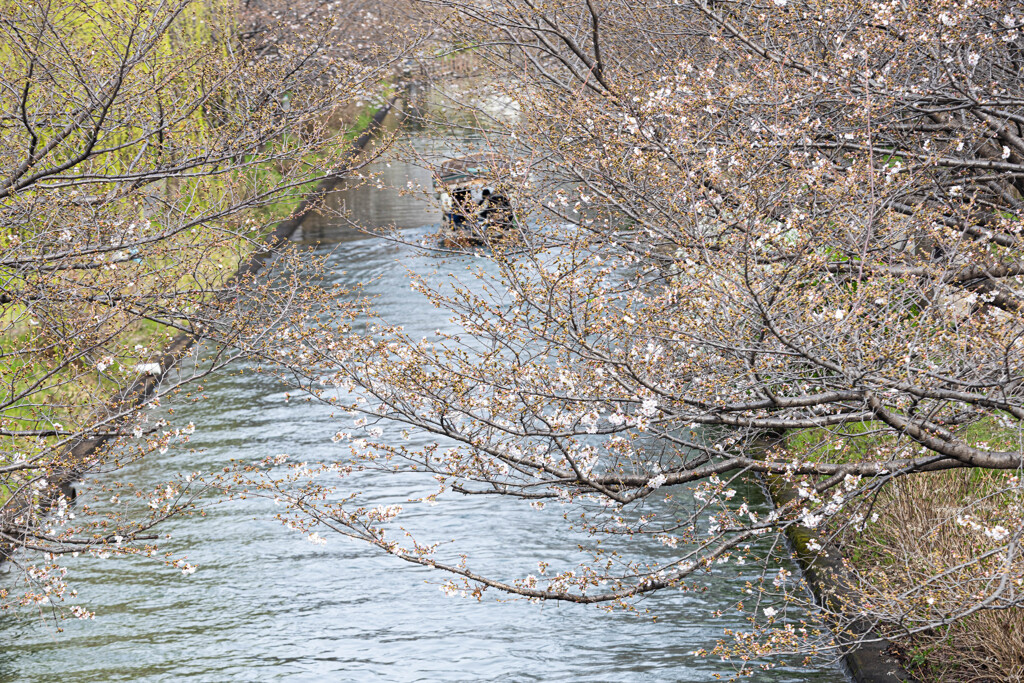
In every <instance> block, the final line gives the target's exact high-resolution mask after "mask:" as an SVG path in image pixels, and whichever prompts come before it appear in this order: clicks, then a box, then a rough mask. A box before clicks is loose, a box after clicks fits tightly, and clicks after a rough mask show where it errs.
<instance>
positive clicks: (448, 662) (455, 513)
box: [0, 163, 843, 683]
mask: <svg viewBox="0 0 1024 683" xmlns="http://www.w3.org/2000/svg"><path fill="white" fill-rule="evenodd" d="M382 170H383V171H384V172H385V173H386V175H387V180H388V182H391V183H394V184H397V185H400V186H401V185H404V184H405V182H406V181H407V180H419V181H424V182H427V183H429V175H428V174H426V172H424V171H422V170H419V169H414V168H412V167H407V166H403V165H400V164H394V163H393V164H392V165H391V167H384V168H382ZM340 200H343V202H344V203H345V205H346V206H347V208H348V209H350V210H353V211H354V212H355V213H356V218H357V219H359V220H361V221H366V222H369V223H371V224H373V223H377V224H386V223H389V222H392V221H395V222H398V223H399V224H400V226H401V227H404V228H406V229H407V232H406V234H407V235H408V236H409V237H410V238H412V239H419V238H421V237H423V236H425V235H426V234H428V233H429V232H430V231H432V230H435V229H436V225H431V224H432V223H434V222H436V220H437V213H436V210H435V209H433V208H432V207H430V206H429V205H428V204H426V203H424V202H423V201H421V200H418V199H415V198H410V197H406V198H401V197H398V196H397V194H396V193H394V192H390V193H383V194H382V193H379V192H377V191H376V190H374V189H372V188H371V187H364V188H361V189H358V190H351V191H348V192H346V193H344V194H343V195H341V196H340ZM300 239H302V240H304V241H307V242H319V243H320V244H321V246H320V247H319V248H320V249H322V250H327V249H332V250H333V255H332V256H331V257H330V265H331V270H332V272H333V273H334V275H333V276H332V277H333V278H334V279H335V281H337V282H340V283H351V282H359V281H364V280H367V279H371V278H372V282H373V284H372V285H371V288H370V292H369V293H371V294H373V295H376V296H377V297H378V303H379V305H380V307H381V308H382V309H383V311H384V313H385V314H386V315H387V317H388V318H390V319H391V320H393V321H400V322H402V323H403V324H404V325H405V326H406V329H407V330H409V331H411V332H413V334H414V336H415V335H416V333H423V334H430V333H431V332H432V331H433V330H435V329H436V328H438V327H444V326H445V325H446V316H445V315H443V314H442V313H439V312H438V311H436V310H435V309H433V308H432V307H430V306H428V305H424V302H423V300H418V299H416V298H415V297H414V296H413V295H411V294H410V290H409V286H408V282H407V279H406V278H407V276H406V269H407V268H411V269H413V270H416V271H420V272H429V271H434V270H437V269H442V270H443V269H444V268H453V267H463V266H464V265H465V264H464V263H460V262H455V263H453V262H450V261H449V262H440V261H438V260H437V259H436V258H435V257H431V256H429V255H422V254H417V253H416V252H415V251H414V250H413V249H411V248H409V247H405V246H402V245H397V244H393V243H389V242H385V241H382V240H379V239H374V238H365V237H362V236H360V235H358V234H357V233H355V232H353V231H351V230H350V229H348V228H344V227H340V226H338V225H331V224H330V223H329V222H328V221H319V222H317V223H311V224H310V225H309V226H307V229H306V231H305V232H304V233H303V235H302V236H301V237H300ZM205 386H206V391H205V393H206V394H207V395H208V396H209V399H208V400H206V401H202V402H199V403H195V404H190V403H185V402H182V403H181V404H180V405H174V406H170V407H173V408H174V410H175V422H176V423H180V424H184V423H187V422H188V421H192V422H194V423H195V425H196V433H195V436H194V438H193V442H192V446H193V447H194V449H195V450H194V451H193V452H191V453H179V454H178V455H175V456H174V457H173V458H169V459H164V460H163V461H161V460H159V459H153V460H149V461H146V462H145V463H142V464H139V465H137V466H135V467H134V468H133V469H132V470H130V471H129V472H128V473H127V474H128V475H129V476H131V477H133V478H134V479H135V480H136V481H137V482H139V483H140V484H142V485H144V484H145V483H146V482H151V483H153V484H155V483H156V482H160V481H164V480H166V479H168V478H170V477H171V476H173V474H174V473H175V472H182V471H192V470H212V469H216V468H217V467H218V466H219V464H220V463H223V462H224V461H225V460H227V459H230V458H242V459H247V460H256V459H259V458H262V457H265V456H268V455H275V454H278V453H282V452H287V453H290V454H292V455H293V456H294V457H295V458H297V459H303V460H311V461H312V460H320V459H327V458H332V457H337V456H338V454H339V453H338V451H337V448H338V446H337V445H335V444H333V443H332V442H331V440H330V436H331V435H332V434H333V433H334V432H335V431H337V429H338V427H339V425H338V423H337V421H336V420H335V419H333V418H332V417H331V416H330V415H329V411H328V410H326V409H324V408H319V407H315V406H314V407H310V406H308V405H303V404H296V403H294V402H290V403H287V402H285V400H284V394H283V391H282V388H281V386H280V385H277V384H276V383H275V382H274V381H273V380H272V379H270V378H267V377H265V376H260V375H252V374H247V373H246V374H240V373H231V374H229V373H222V374H220V375H219V376H217V377H216V378H215V379H213V380H211V381H209V382H207V383H206V384H205ZM166 407H168V406H165V408H166ZM372 476H374V475H367V477H364V481H363V482H362V483H370V484H372V485H373V486H375V487H376V490H377V491H378V492H380V494H381V495H382V497H384V496H388V495H390V496H393V497H396V498H398V499H402V498H407V497H409V496H411V495H422V493H423V492H424V491H425V490H426V489H423V488H421V487H422V483H419V482H413V481H409V480H405V479H393V478H389V479H380V480H378V479H373V480H372V481H366V479H367V478H372ZM746 493H747V494H748V495H750V496H757V495H758V494H757V492H756V491H748V492H746ZM273 513H274V506H273V504H272V503H270V502H268V501H263V500H248V501H242V502H237V503H232V504H230V505H225V506H221V507H215V508H213V509H211V510H210V511H209V513H208V514H207V515H206V516H205V517H191V518H182V519H178V520H176V521H174V522H173V524H172V525H171V527H170V528H169V531H170V532H171V533H172V534H173V538H172V540H171V541H169V545H168V546H167V547H168V548H169V549H172V550H174V551H175V552H176V553H179V554H187V555H188V557H189V560H190V561H192V562H194V563H197V564H198V565H199V567H200V569H199V571H198V572H197V573H196V574H194V575H192V576H191V577H188V578H184V577H182V576H181V573H180V572H178V571H176V570H173V569H169V568H166V567H164V566H162V565H160V564H158V563H154V562H152V561H141V560H134V559H129V560H98V559H94V558H85V557H80V558H78V559H76V560H71V561H70V565H71V569H72V571H73V573H74V574H73V576H74V579H75V586H76V587H77V588H78V589H79V590H80V598H79V602H82V603H84V604H87V605H89V606H90V608H92V609H94V610H95V611H96V618H95V620H93V621H87V622H78V621H68V622H65V623H63V624H61V626H63V628H64V629H65V631H64V633H61V634H57V633H55V632H54V623H53V622H46V621H41V620H39V619H37V618H33V617H28V618H20V619H12V618H9V617H8V618H5V620H4V621H3V622H2V623H0V638H2V641H3V643H4V645H3V647H2V649H0V680H5V681H57V680H65V681H76V682H80V683H81V682H86V681H142V680H145V681H178V680H189V681H229V680H231V681H235V680H237V681H256V680H295V681H372V680H381V681H492V680H493V681H498V680H500V681H694V682H696V681H711V680H715V678H714V676H715V674H723V675H728V674H729V673H731V672H732V668H731V666H730V665H728V664H726V663H723V662H720V661H716V660H714V659H706V658H700V657H697V656H695V655H693V654H690V653H691V652H693V651H694V650H695V649H697V648H700V647H710V646H711V645H713V644H714V641H715V640H716V638H718V637H720V636H721V634H722V630H723V629H724V628H730V627H733V628H743V627H745V626H746V624H745V622H743V621H742V620H740V619H738V618H736V617H735V616H731V615H730V611H729V610H730V608H731V607H732V606H733V604H734V602H735V600H736V598H737V596H738V595H739V594H740V589H741V587H742V584H743V581H744V579H745V578H750V577H744V576H737V575H736V574H735V573H734V572H735V570H734V569H733V570H729V571H730V573H722V574H719V573H715V574H713V575H711V576H710V577H703V578H702V579H700V580H701V581H703V582H704V583H705V584H706V585H707V587H708V589H709V590H707V591H706V592H702V593H701V592H697V593H679V592H673V593H666V594H664V595H657V596H655V597H653V598H651V599H648V600H646V601H645V602H643V603H642V605H641V606H642V607H644V608H646V609H649V610H650V612H651V613H652V614H653V615H656V616H657V621H654V620H652V619H650V618H638V617H635V616H630V615H628V614H624V613H611V614H608V613H604V612H601V611H598V610H596V609H594V608H592V607H583V606H575V605H569V606H567V605H551V604H548V605H533V604H528V603H523V602H508V603H501V602H498V601H496V600H495V599H494V597H493V596H491V597H490V598H487V599H485V600H484V601H483V602H479V603H478V602H476V601H472V600H464V599H458V598H454V599H453V598H446V597H444V595H443V594H442V593H441V592H440V591H439V590H438V585H437V584H438V582H439V581H440V580H441V579H442V578H443V577H441V576H439V575H437V574H435V573H432V572H430V571H428V570H425V569H423V568H419V567H414V566H409V565H406V564H404V563H401V562H399V561H397V560H393V559H388V558H385V557H381V556H379V555H378V554H377V553H375V552H374V551H372V550H371V549H369V548H367V547H364V546H361V545H357V544H355V543H352V542H346V541H344V540H341V539H337V538H329V542H328V544H327V545H326V546H323V547H320V546H315V545H312V544H310V543H309V542H307V541H306V540H305V538H304V537H303V536H302V535H299V534H296V533H294V532H290V531H288V530H286V529H285V528H283V527H282V526H281V525H280V524H279V523H277V522H275V521H273V520H272V519H270V518H271V517H272V515H273ZM409 523H410V524H412V525H413V526H415V527H416V528H417V529H418V530H419V531H420V532H421V533H423V534H424V535H425V536H428V537H430V538H432V539H434V540H444V539H449V538H452V537H454V536H456V535H459V536H463V535H468V536H469V538H470V542H469V544H468V546H462V547H460V548H461V549H464V550H467V551H468V552H469V553H470V557H471V559H472V560H473V561H474V562H477V563H479V564H478V566H485V567H506V568H507V567H513V568H525V569H526V570H529V567H531V566H533V563H534V562H535V561H536V557H537V556H538V555H547V556H554V557H556V558H557V557H566V558H568V557H569V556H570V554H571V552H572V550H573V544H574V541H573V539H572V538H570V537H568V536H566V535H565V532H564V530H563V523H562V520H561V518H560V515H559V514H551V515H545V514H538V513H536V512H535V511H532V510H530V509H529V508H528V507H527V506H525V505H520V504H517V503H515V502H513V501H502V500H494V499H483V497H481V498H480V499H477V498H474V499H470V500H466V501H460V502H459V503H458V504H457V505H456V506H455V507H454V508H452V509H451V510H449V511H448V512H447V513H446V515H445V516H443V517H439V516H436V515H430V514H427V513H426V512H425V511H424V512H420V511H413V512H412V514H411V518H410V520H409ZM650 551H651V552H664V550H663V549H656V548H651V549H650ZM0 578H2V577H0ZM719 609H721V610H725V615H724V616H717V617H716V616H714V615H713V613H714V612H715V611H716V610H719ZM731 614H732V615H735V614H736V612H735V611H732V612H731ZM796 616H799V615H794V617H796ZM754 680H757V681H778V682H781V681H842V680H843V676H842V675H841V674H840V673H839V672H838V670H836V669H834V668H830V667H828V666H821V667H819V668H816V669H813V668H812V669H804V668H801V669H786V668H781V669H777V670H774V671H772V672H768V673H762V674H758V675H756V676H755V678H754Z"/></svg>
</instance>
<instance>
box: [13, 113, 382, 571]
mask: <svg viewBox="0 0 1024 683" xmlns="http://www.w3.org/2000/svg"><path fill="white" fill-rule="evenodd" d="M396 100H397V97H396V96H392V97H390V98H389V99H387V100H386V101H385V102H384V104H383V105H382V106H380V107H379V108H376V109H369V108H366V107H363V108H361V109H360V110H357V115H356V116H355V117H353V118H354V121H353V125H351V126H349V127H347V130H349V131H350V132H348V133H345V134H343V135H342V137H341V139H342V140H343V141H344V142H345V144H348V145H350V147H349V149H348V151H347V152H345V153H344V154H343V155H342V156H341V158H340V163H339V166H338V168H339V169H340V170H339V171H338V172H336V173H333V174H331V175H328V176H327V177H325V178H323V179H321V180H320V181H319V182H318V183H317V184H316V185H315V186H314V187H313V188H312V189H310V190H309V191H307V192H305V193H303V194H302V195H301V200H300V201H299V202H298V204H297V205H294V206H292V205H291V204H283V203H281V204H277V205H276V206H275V207H272V208H273V210H274V211H276V212H277V213H285V216H284V217H283V218H280V219H279V220H277V221H276V222H274V223H273V227H272V229H271V230H269V231H268V233H267V234H266V236H265V237H264V238H261V239H252V240H240V241H238V242H237V243H236V244H235V245H234V246H233V248H232V249H230V250H229V253H232V254H234V255H235V256H236V258H235V259H234V264H233V267H232V268H231V270H230V271H228V272H229V273H230V275H228V276H226V277H225V276H223V275H220V273H221V272H222V270H223V267H224V262H223V261H220V260H218V261H217V262H216V263H214V262H204V263H203V265H204V268H203V271H202V273H200V277H206V278H208V279H209V280H211V281H212V282H214V283H215V285H216V286H215V287H214V288H213V289H212V290H211V291H218V292H220V293H219V294H217V295H216V296H220V297H224V296H227V297H231V296H232V292H234V291H235V290H236V289H237V285H239V284H240V283H242V282H244V281H246V280H247V279H249V278H251V277H252V276H253V275H255V274H256V273H257V272H258V271H259V270H260V269H261V268H262V267H263V265H264V263H265V262H266V260H267V258H268V257H269V256H271V255H272V254H273V253H275V252H276V251H278V250H279V249H280V248H281V247H283V246H284V245H285V244H286V243H287V242H288V240H289V238H290V237H291V236H292V235H293V234H294V233H295V231H296V230H297V229H298V228H299V227H300V226H301V225H302V223H303V221H305V220H306V218H307V217H308V216H309V215H310V214H311V212H312V211H313V210H314V209H315V207H316V206H317V205H318V203H319V202H320V201H321V200H322V199H323V197H324V196H325V195H326V194H327V193H328V192H330V191H331V190H332V189H334V188H335V187H336V186H337V185H338V183H339V182H341V181H342V179H343V178H344V177H345V176H346V174H347V171H348V169H349V168H350V167H351V166H352V165H353V164H355V163H356V160H357V158H358V157H359V156H360V155H361V154H362V153H363V152H364V150H365V149H366V148H367V146H368V145H369V143H370V141H371V140H372V139H373V138H374V136H375V134H376V132H377V130H378V129H379V128H380V126H381V123H382V122H383V120H384V118H385V117H386V116H387V115H388V113H389V112H390V111H391V109H392V106H393V105H394V103H395V101H396ZM342 123H343V121H342ZM229 263H230V262H229ZM201 335H202V330H199V331H198V333H197V332H193V331H176V330H175V329H174V328H171V327H168V326H166V325H159V324H152V325H147V326H144V327H143V328H142V330H141V331H139V330H131V331H128V332H126V335H125V336H126V338H120V339H116V340H114V341H113V342H111V343H112V344H118V345H120V346H125V347H127V346H130V345H131V344H135V348H136V349H142V350H143V352H147V351H148V349H149V348H150V347H155V348H156V349H159V350H158V351H157V352H156V353H151V352H150V353H148V355H146V356H145V357H140V359H139V361H140V362H139V363H138V364H137V366H138V367H139V368H142V369H141V370H139V369H137V371H136V375H135V376H134V377H133V378H131V379H130V380H128V381H127V382H126V383H125V384H124V386H119V387H115V388H114V389H113V391H112V394H111V396H110V398H109V399H108V401H107V402H106V404H107V405H108V406H111V407H113V408H112V410H114V411H115V412H116V414H117V415H118V416H119V417H118V418H117V419H116V420H108V422H107V429H106V431H105V432H103V433H101V434H96V435H89V434H86V435H84V437H83V438H81V439H78V440H76V441H75V442H73V443H71V444H70V445H68V446H67V447H66V448H64V449H63V450H62V451H61V452H60V453H59V454H58V455H57V456H56V457H55V458H54V460H53V463H52V464H51V465H50V466H48V467H47V473H46V487H47V488H46V489H45V490H43V491H39V490H35V489H33V490H30V491H24V492H23V491H19V490H17V489H12V488H11V487H6V488H5V490H4V491H3V494H4V495H2V496H0V509H3V511H4V514H5V515H7V516H10V517H12V518H17V517H19V516H27V515H26V514H25V513H26V511H28V510H29V509H30V508H33V507H38V508H39V509H41V510H44V511H45V509H46V508H48V507H50V506H51V505H52V504H53V503H54V502H55V501H56V500H57V499H58V497H59V496H63V497H65V498H67V499H69V500H73V499H74V497H75V490H74V483H75V482H76V481H77V480H78V479H80V478H81V476H82V474H83V473H84V470H86V469H87V468H88V466H89V464H90V462H92V460H93V456H94V454H95V453H96V452H97V451H98V450H99V449H100V448H102V447H104V446H105V445H107V444H108V443H111V442H113V441H116V440H117V439H118V438H119V437H121V436H122V435H123V434H124V432H125V430H126V429H127V427H128V426H130V423H131V421H132V419H133V415H134V411H136V410H137V409H139V408H140V407H141V406H143V405H145V404H146V403H147V402H149V401H150V400H151V399H152V398H153V396H154V394H155V392H156V390H157V388H158V387H159V385H160V381H161V379H162V377H163V375H164V374H165V373H166V372H167V371H168V370H170V369H171V368H172V367H173V366H174V365H175V364H177V362H178V361H179V359H181V358H182V356H184V355H185V354H186V353H187V352H188V351H189V349H190V348H191V347H192V346H193V345H194V344H195V343H196V342H197V341H198V340H199V339H200V338H201ZM128 365H129V366H130V364H128ZM79 377H81V378H82V379H81V380H79V381H92V380H96V378H95V376H93V375H80V376H79ZM76 379H77V378H76ZM105 384H108V383H104V382H101V381H99V380H96V381H95V385H90V386H88V387H84V388H83V391H82V392H81V394H82V395H84V396H87V397H89V398H90V399H91V398H92V396H93V395H94V394H95V393H96V392H97V391H103V390H104V389H105ZM92 403H93V402H92V401H91V400H90V402H88V403H84V404H83V405H82V406H81V407H78V410H89V406H91V405H92ZM67 410H68V411H69V413H73V411H75V410H76V406H73V405H72V406H69V407H67ZM83 419H84V420H85V421H88V419H89V418H88V417H86V418H83ZM18 547H19V544H18V543H17V542H16V541H13V540H11V541H8V542H6V543H3V544H0V562H3V561H6V560H8V559H10V557H11V554H12V553H14V552H15V551H16V550H17V549H18Z"/></svg>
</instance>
